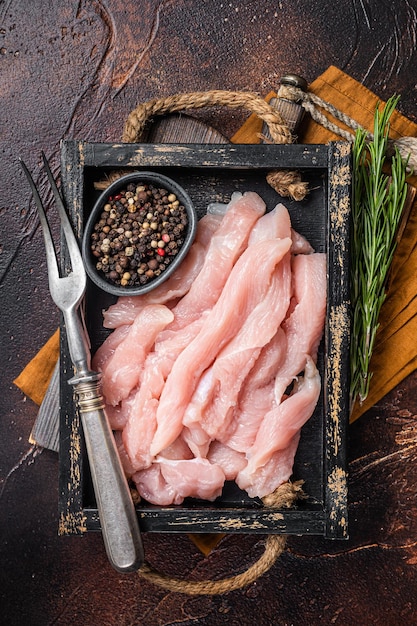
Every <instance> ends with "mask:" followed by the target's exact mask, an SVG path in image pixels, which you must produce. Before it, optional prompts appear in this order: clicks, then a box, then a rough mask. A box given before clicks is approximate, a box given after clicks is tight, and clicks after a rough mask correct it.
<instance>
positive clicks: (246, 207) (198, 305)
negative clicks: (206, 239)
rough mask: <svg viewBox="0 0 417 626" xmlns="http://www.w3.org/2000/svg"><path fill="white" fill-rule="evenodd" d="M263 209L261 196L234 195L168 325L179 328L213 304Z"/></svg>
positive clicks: (253, 194)
mask: <svg viewBox="0 0 417 626" xmlns="http://www.w3.org/2000/svg"><path fill="white" fill-rule="evenodd" d="M265 209H266V206H265V203H264V201H263V200H262V198H260V196H258V194H256V193H254V192H252V191H248V192H246V193H244V194H243V195H239V196H237V197H236V196H235V197H234V198H233V199H232V200H231V201H230V203H229V206H228V209H227V211H226V213H225V215H224V217H223V219H222V221H221V223H220V226H219V228H218V230H217V231H216V232H215V234H214V235H213V237H212V238H211V241H210V245H209V246H208V248H207V252H206V256H205V259H204V264H203V267H202V268H201V271H200V273H199V274H198V276H197V277H196V279H195V281H194V283H193V284H192V286H191V288H190V290H189V291H188V293H187V294H186V295H185V296H184V297H183V298H182V299H181V300H180V302H179V303H178V304H177V306H176V307H175V308H174V313H175V321H174V322H173V324H172V325H171V328H173V329H177V328H182V327H183V326H184V325H185V324H189V323H190V322H192V321H194V320H195V319H197V318H198V317H199V316H200V315H201V313H202V312H203V311H205V310H207V309H210V308H211V307H212V306H213V305H214V303H215V302H216V301H217V299H218V298H219V296H220V293H221V291H222V289H223V287H224V285H225V283H226V280H227V278H228V276H229V274H230V271H231V269H232V267H233V265H234V263H235V261H236V260H237V259H238V257H239V256H240V255H241V253H242V252H243V250H244V249H245V247H246V244H247V241H248V237H249V234H250V231H251V230H252V228H253V226H254V224H255V222H256V220H257V219H258V218H259V217H260V216H261V215H263V214H264V213H265Z"/></svg>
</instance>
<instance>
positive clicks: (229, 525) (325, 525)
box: [59, 141, 351, 539]
mask: <svg viewBox="0 0 417 626" xmlns="http://www.w3.org/2000/svg"><path fill="white" fill-rule="evenodd" d="M61 159H62V167H61V172H62V181H61V182H62V190H63V194H64V198H65V201H66V205H67V208H68V212H69V214H70V217H71V219H72V221H73V224H74V228H75V230H76V233H77V235H78V236H79V237H81V236H82V231H83V225H84V223H85V221H86V219H87V217H88V211H89V209H90V208H91V207H92V206H93V204H94V200H95V198H96V197H97V196H98V192H97V191H96V190H95V189H94V182H96V181H99V180H102V179H103V177H105V175H106V174H108V173H109V172H111V171H113V170H115V169H117V170H119V169H123V170H134V169H147V170H149V169H154V170H156V171H159V172H162V173H165V174H166V175H168V176H170V177H172V178H174V179H176V180H177V181H178V182H179V183H180V184H181V185H182V186H183V187H184V188H185V189H186V190H187V191H188V193H189V195H190V196H191V198H192V200H193V202H194V204H195V207H196V209H197V212H198V215H199V217H201V216H202V215H203V214H204V213H205V211H206V208H207V205H208V203H209V202H213V201H223V202H227V201H228V200H229V199H230V196H231V194H232V193H233V191H242V192H244V191H246V190H251V191H256V192H258V193H259V194H260V195H261V196H262V198H263V199H264V200H265V202H266V204H267V207H268V210H270V209H272V208H273V207H274V206H275V205H276V204H277V203H278V202H280V201H282V202H283V203H284V204H285V205H286V206H287V208H288V209H289V212H290V214H291V220H292V224H293V227H294V228H295V229H296V230H297V231H299V232H300V233H301V234H303V235H305V236H306V237H307V238H308V240H309V241H310V243H311V244H312V245H313V247H314V248H315V249H316V251H318V252H327V255H328V308H327V320H326V327H325V333H324V338H323V341H322V344H321V346H320V350H319V357H318V366H319V370H320V373H321V375H322V381H323V383H322V393H321V396H320V399H319V402H318V405H317V408H316V410H315V412H314V415H313V416H312V417H311V419H310V420H309V421H308V422H307V424H306V425H305V426H304V427H303V429H302V436H301V440H300V444H299V448H298V452H297V455H296V459H295V464H294V474H293V480H298V479H302V480H304V490H305V492H306V494H307V496H308V498H307V499H306V500H302V501H300V502H299V503H298V505H297V508H295V509H294V510H282V511H276V510H274V511H271V510H268V509H266V508H264V507H263V505H262V502H261V501H260V500H258V499H251V498H249V497H248V496H247V495H246V494H245V493H244V492H242V491H240V490H239V489H238V488H237V486H236V485H235V484H234V483H233V484H232V483H227V484H226V486H225V488H224V491H223V494H222V496H221V497H220V498H218V499H217V500H216V501H215V502H213V503H211V502H203V501H197V500H191V499H190V500H187V501H185V502H184V503H183V505H181V506H170V507H157V506H153V505H148V504H146V503H141V504H140V505H138V506H137V513H138V517H139V522H140V526H141V529H142V531H144V532H146V531H149V532H167V533H168V532H172V533H183V532H191V533H199V532H201V533H207V532H222V533H225V532H240V533H268V534H270V533H285V534H316V535H324V536H326V537H329V538H342V539H343V538H347V475H346V462H347V461H346V427H347V424H348V387H349V386H348V378H349V341H350V326H349V271H348V269H349V268H348V260H349V219H350V180H351V166H350V161H351V153H350V144H349V143H347V142H334V143H330V144H329V145H327V146H324V145H308V146H306V145H285V146H279V145H230V144H226V145H209V144H164V145H161V144H94V143H86V142H82V141H65V142H63V144H62V152H61ZM277 168H282V169H291V170H292V169H296V170H298V171H300V172H301V174H302V177H303V180H306V181H308V182H309V188H310V192H309V194H308V196H307V197H306V199H305V200H303V201H302V202H294V201H290V200H288V199H287V198H281V197H280V196H278V195H277V194H276V192H275V191H274V190H273V189H272V188H271V187H270V186H269V185H268V184H267V182H266V174H267V173H268V172H269V171H270V170H272V169H277ZM64 253H65V250H64ZM66 263H67V261H65V260H64V264H66ZM113 301H114V298H112V297H111V296H108V295H107V294H104V293H103V292H101V291H100V290H99V289H98V288H96V287H94V285H92V284H89V285H88V288H87V294H86V300H85V316H86V323H87V327H88V331H89V334H90V338H91V344H92V351H93V352H94V351H95V350H96V349H97V347H98V346H99V345H100V344H101V343H102V342H103V340H104V338H105V337H106V336H107V333H108V332H109V331H106V329H104V328H103V327H102V310H103V309H104V308H107V307H108V306H109V305H110V304H111V303H112V302H113ZM71 373H72V365H71V362H70V359H69V355H68V349H67V344H66V339H65V332H61V372H60V376H61V385H60V394H61V400H60V404H61V414H60V498H59V512H60V528H59V532H60V534H63V535H67V534H81V533H84V532H87V531H90V530H99V529H100V521H99V517H98V513H97V508H96V504H95V500H94V494H93V490H92V486H91V479H90V474H89V467H88V459H87V457H86V452H85V447H84V440H83V433H82V428H81V425H80V420H79V417H78V415H77V413H76V411H75V408H74V402H73V398H72V389H71V388H70V386H69V385H68V384H67V382H66V381H67V380H68V378H70V376H71Z"/></svg>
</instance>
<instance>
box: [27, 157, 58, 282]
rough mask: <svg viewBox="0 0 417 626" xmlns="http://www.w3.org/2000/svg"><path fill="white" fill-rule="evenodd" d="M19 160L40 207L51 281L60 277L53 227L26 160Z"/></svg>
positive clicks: (37, 205)
mask: <svg viewBox="0 0 417 626" xmlns="http://www.w3.org/2000/svg"><path fill="white" fill-rule="evenodd" d="M19 161H20V165H21V166H22V169H23V171H24V173H25V175H26V178H27V179H28V182H29V185H30V188H31V190H32V194H33V199H34V200H35V204H36V207H37V209H38V214H39V219H40V222H41V225H42V232H43V238H44V241H45V252H46V263H47V266H48V276H49V282H50V283H51V281H53V280H55V281H56V280H57V279H58V278H59V271H58V262H57V259H56V254H55V248H54V243H53V240H52V234H51V229H50V227H49V222H48V218H47V217H46V213H45V209H44V208H43V204H42V200H41V198H40V196H39V193H38V190H37V189H36V185H35V183H34V181H33V178H32V175H31V173H30V172H29V170H28V168H27V166H26V164H25V162H24V161H23V160H22V159H19Z"/></svg>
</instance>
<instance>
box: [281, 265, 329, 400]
mask: <svg viewBox="0 0 417 626" xmlns="http://www.w3.org/2000/svg"><path fill="white" fill-rule="evenodd" d="M293 275H294V302H295V306H294V308H293V310H292V312H291V314H290V315H289V317H288V318H287V319H286V320H285V322H284V323H283V329H284V331H285V333H286V336H287V355H286V359H285V361H284V363H283V365H282V367H281V368H280V370H279V371H278V373H277V376H276V379H275V400H276V402H277V403H279V402H280V400H281V397H282V395H283V394H284V392H285V390H286V388H287V387H288V386H289V385H290V384H291V382H292V381H293V380H294V379H295V378H296V376H297V374H299V373H300V372H301V371H302V369H303V367H304V363H305V358H306V355H307V354H310V355H311V356H312V357H313V359H314V361H315V360H316V357H317V349H318V346H319V343H320V339H321V337H322V334H323V327H324V321H325V317H326V290H327V280H326V255H325V254H321V253H316V254H300V255H298V256H295V257H293Z"/></svg>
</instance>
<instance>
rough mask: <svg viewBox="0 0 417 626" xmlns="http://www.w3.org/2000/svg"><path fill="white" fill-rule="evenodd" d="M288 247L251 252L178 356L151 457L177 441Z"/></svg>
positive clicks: (284, 243)
mask: <svg viewBox="0 0 417 626" xmlns="http://www.w3.org/2000/svg"><path fill="white" fill-rule="evenodd" d="M290 245H291V240H289V239H279V240H277V242H276V244H274V245H272V243H271V241H260V242H259V243H256V244H253V245H251V246H249V247H248V248H247V249H246V250H245V252H244V253H243V254H242V255H241V257H240V258H239V259H238V261H237V262H236V264H235V265H234V267H233V269H232V271H231V272H230V274H229V278H228V280H227V282H226V285H225V287H224V289H223V291H222V293H221V295H220V297H219V299H218V301H217V302H216V304H215V305H214V307H213V309H212V310H211V311H210V313H209V314H208V316H207V319H206V321H205V324H204V326H203V328H202V329H201V330H200V332H199V333H198V335H197V336H196V338H195V339H194V340H193V341H192V342H191V343H190V344H189V345H188V346H187V347H186V348H185V349H184V350H183V351H182V352H181V354H180V355H179V356H178V358H177V360H176V361H175V363H174V365H173V367H172V370H171V373H170V374H169V376H168V378H167V381H166V383H165V387H164V389H163V392H162V394H161V398H160V402H159V406H158V411H157V423H158V427H157V431H156V433H155V437H154V440H153V442H152V445H151V454H152V455H156V454H158V453H159V452H160V451H161V450H163V449H164V448H166V447H167V446H168V445H170V443H172V442H173V441H174V440H175V439H176V438H177V437H178V435H179V433H180V432H181V428H182V418H183V414H184V411H185V408H186V406H187V404H188V403H189V401H190V399H191V397H192V394H193V392H194V390H195V388H196V386H197V383H198V380H199V378H200V376H201V374H202V373H203V371H204V370H205V369H206V368H207V367H209V366H210V365H211V363H212V362H213V360H214V359H215V357H216V356H217V354H218V353H219V352H220V350H221V349H222V348H223V346H225V345H226V343H227V342H228V341H230V339H231V338H232V337H233V335H234V334H235V333H236V330H237V329H238V328H239V327H240V325H241V324H242V323H243V321H244V320H245V319H246V317H247V315H248V313H249V311H251V310H252V309H253V307H254V306H256V305H257V304H258V303H259V302H260V301H262V299H263V298H264V297H265V294H266V293H267V291H268V287H269V283H270V280H271V275H272V273H273V272H274V270H275V267H276V265H277V264H278V263H279V262H280V261H281V260H282V258H283V256H284V255H285V254H286V252H287V251H288V250H289V247H290Z"/></svg>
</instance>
